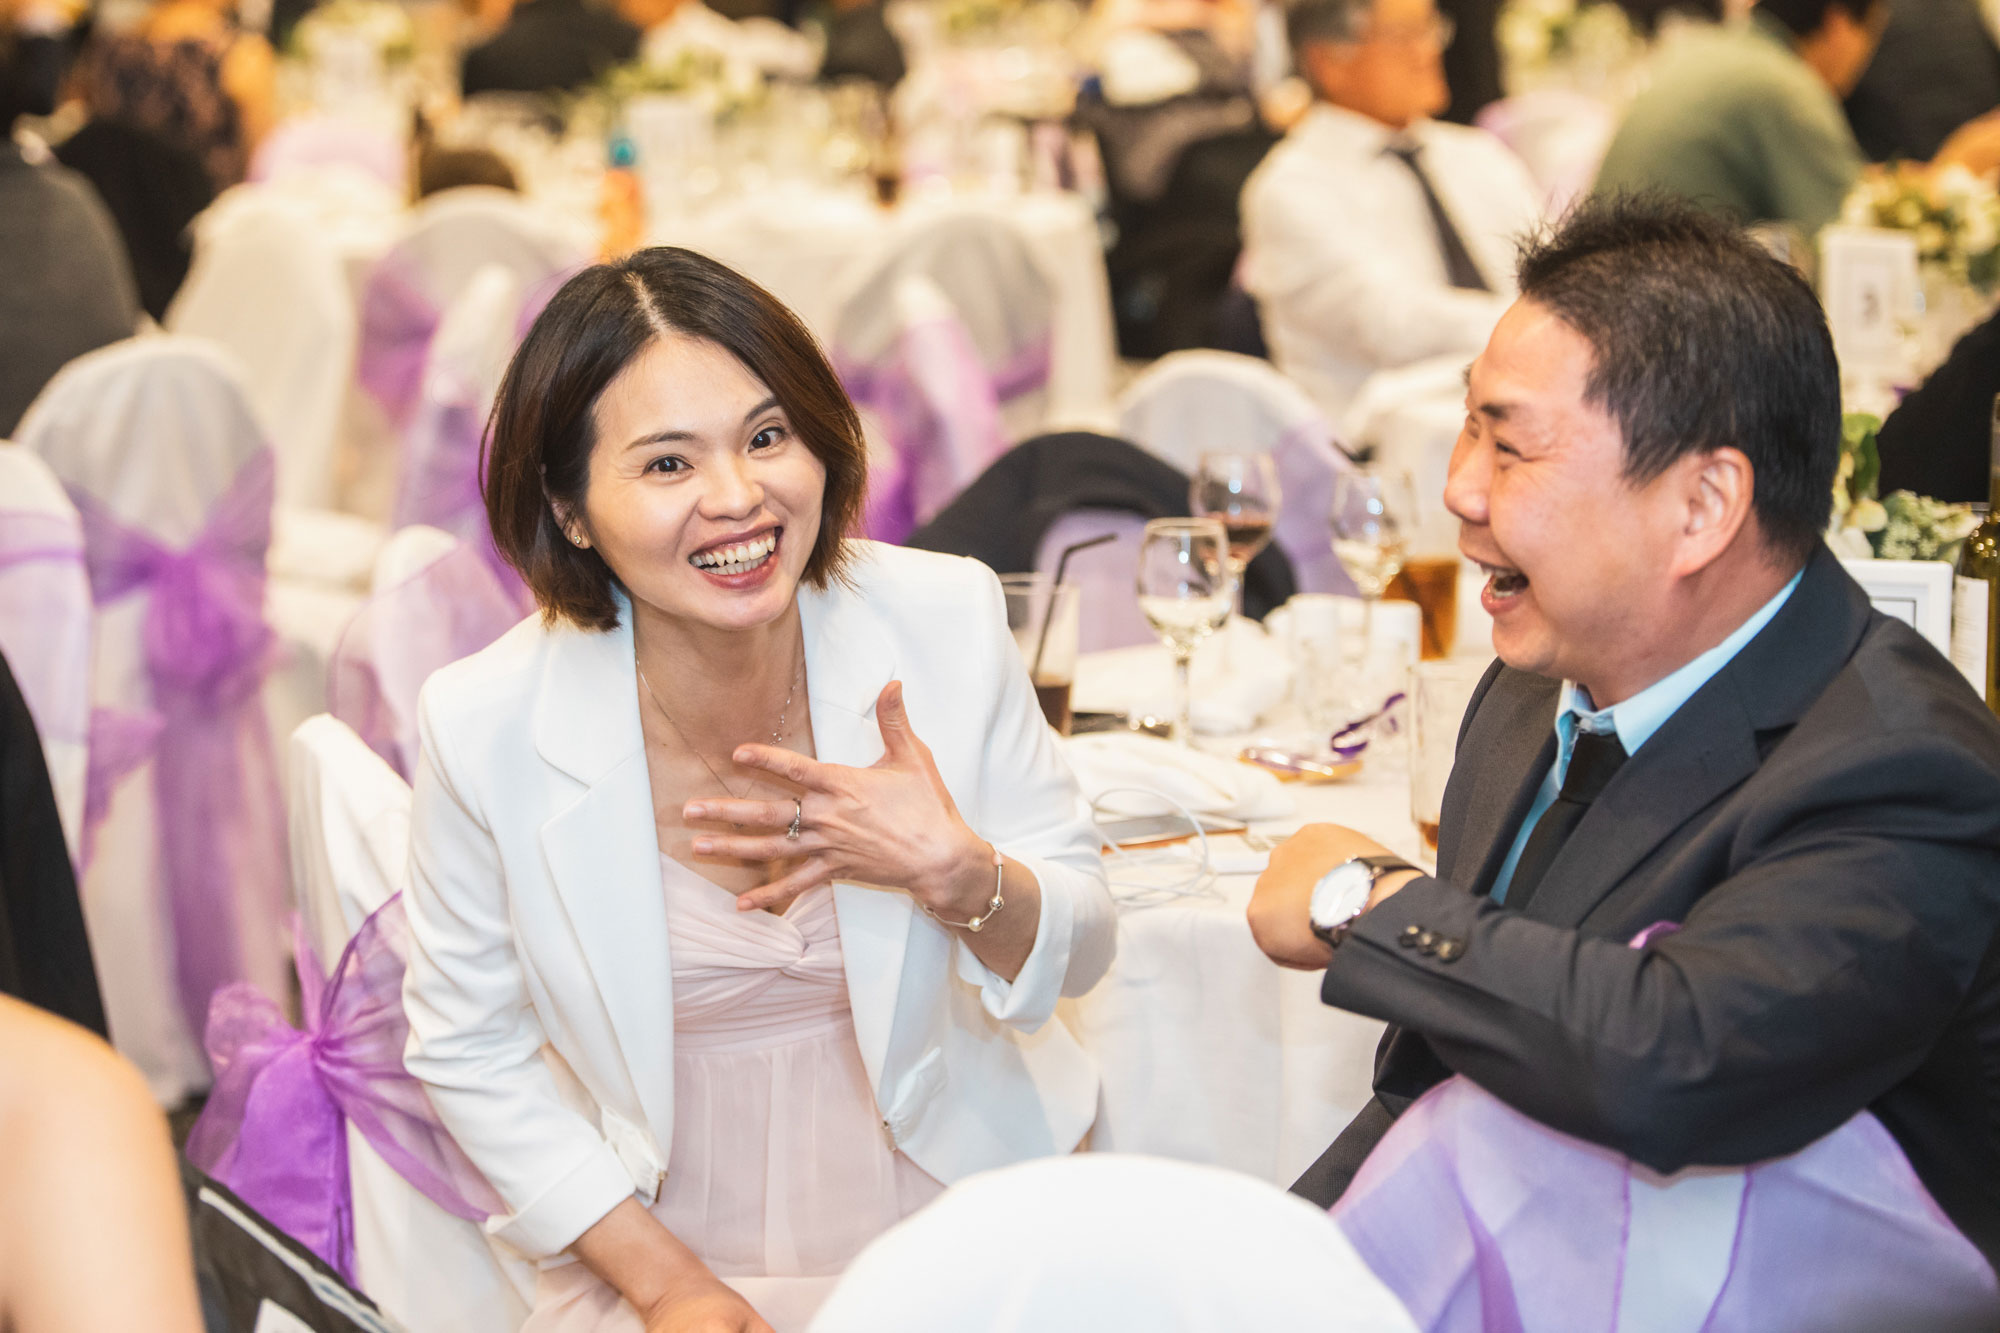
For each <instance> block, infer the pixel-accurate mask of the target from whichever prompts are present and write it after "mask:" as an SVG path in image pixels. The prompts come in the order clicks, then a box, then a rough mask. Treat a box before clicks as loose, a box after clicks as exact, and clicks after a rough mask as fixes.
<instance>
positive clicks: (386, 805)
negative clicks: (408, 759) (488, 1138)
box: [289, 715, 534, 1333]
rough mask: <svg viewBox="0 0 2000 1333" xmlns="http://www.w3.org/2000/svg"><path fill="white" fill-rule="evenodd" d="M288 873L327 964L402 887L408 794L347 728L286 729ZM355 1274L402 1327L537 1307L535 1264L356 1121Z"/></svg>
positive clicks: (475, 1323)
mask: <svg viewBox="0 0 2000 1333" xmlns="http://www.w3.org/2000/svg"><path fill="white" fill-rule="evenodd" d="M289 764H290V769H291V792H292V796H291V827H292V875H293V878H294V880H295V881H296V882H297V884H298V886H299V910H300V912H301V913H302V914H304V916H305V919H306V921H307V925H308V930H309V931H310V933H311V936H312V939H313V947H314V949H315V950H316V951H317V952H318V953H319V955H320V961H321V964H322V966H326V967H331V966H332V965H333V961H334V960H335V959H337V958H339V957H340V953H341V950H342V949H344V948H345V947H346V946H347V941H348V939H349V937H350V936H352V935H353V933H354V932H355V931H356V930H357V929H359V928H360V926H361V923H362V922H363V921H365V920H367V919H368V916H369V914H370V913H372V912H373V911H375V909H376V908H378V907H380V906H382V904H383V903H385V902H387V901H388V900H389V899H390V898H391V897H392V896H394V895H395V894H396V893H397V892H399V891H400V890H401V889H402V887H403V884H404V878H405V875H406V874H407V869H408V861H409V841H410V788H409V786H408V784H406V783H405V782H404V781H403V780H402V779H401V778H400V777H398V776H396V774H395V772H394V770H392V769H391V768H390V767H389V766H388V765H387V764H385V763H383V762H382V761H381V760H380V759H379V758H377V757H376V756H375V754H374V753H373V752H372V751H370V750H369V748H368V747H367V745H365V744H364V743H363V742H362V740H361V738H360V737H359V736H357V735H355V734H354V732H353V731H352V730H350V729H349V728H348V727H347V726H345V725H344V724H342V723H340V722H337V721H335V720H334V719H333V718H331V717H327V716H325V715H321V716H319V717H314V718H308V719H307V720H306V722H305V723H304V724H303V725H301V726H300V727H299V729H298V730H297V731H295V732H294V733H292V738H291V746H290V755H289ZM347 1150H348V1170H349V1173H350V1180H351V1182H352V1185H353V1191H354V1250H355V1269H356V1277H357V1278H358V1279H359V1285H360V1287H361V1290H362V1291H363V1293H365V1294H366V1295H367V1296H368V1297H369V1298H370V1299H372V1300H374V1301H375V1303H376V1304H377V1305H379V1306H380V1307H381V1309H382V1311H383V1313H385V1314H387V1315H388V1316H389V1317H390V1318H392V1319H394V1320H395V1321H396V1322H397V1323H398V1324H399V1325H400V1326H402V1327H405V1328H410V1329H424V1330H426V1331H427V1333H512V1331H513V1330H515V1329H518V1328H520V1326H521V1324H522V1322H523V1321H524V1320H525V1319H526V1318H527V1314H528V1306H529V1303H530V1302H531V1301H532V1300H533V1293H534V1273H533V1269H532V1268H531V1267H529V1266H528V1265H526V1264H524V1263H522V1262H521V1261H519V1260H514V1259H503V1258H502V1257H501V1256H500V1254H499V1253H498V1252H497V1251H495V1250H494V1249H493V1248H492V1246H491V1244H490V1243H489V1242H488V1241H487V1239H486V1236H485V1234H484V1233H483V1232H482V1231H481V1230H480V1229H479V1227H477V1226H476V1225H474V1224H473V1223H471V1222H467V1221H464V1220H462V1219H460V1218H456V1217H453V1216H452V1215H451V1214H450V1213H447V1212H446V1211H444V1209H442V1208H440V1207H438V1205H437V1204H435V1203H433V1202H431V1200H429V1199H428V1198H426V1197H424V1195H423V1194H422V1193H421V1192H420V1191H418V1190H417V1189H416V1188H415V1187H414V1186H412V1185H411V1184H410V1183H409V1182H407V1181H405V1180H404V1179H403V1178H402V1177H401V1176H399V1175H397V1174H396V1173H395V1171H394V1170H392V1169H391V1168H390V1167H389V1165H388V1163H387V1162H385V1161H383V1160H382V1157H381V1155H380V1154H379V1153H377V1152H376V1151H375V1149H374V1148H373V1147H372V1146H371V1145H370V1144H369V1142H368V1140H367V1139H366V1138H364V1137H363V1136H362V1134H361V1133H360V1131H358V1130H356V1129H355V1128H354V1127H353V1126H352V1125H349V1126H348V1127H347Z"/></svg>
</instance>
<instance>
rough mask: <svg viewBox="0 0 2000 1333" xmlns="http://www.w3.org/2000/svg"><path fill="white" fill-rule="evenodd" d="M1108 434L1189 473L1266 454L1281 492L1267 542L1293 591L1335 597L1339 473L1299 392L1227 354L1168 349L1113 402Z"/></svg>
mask: <svg viewBox="0 0 2000 1333" xmlns="http://www.w3.org/2000/svg"><path fill="white" fill-rule="evenodd" d="M1118 433H1119V434H1120V435H1122V436H1124V437H1125V438H1126V439H1128V440H1130V441H1132V443H1134V444H1136V445H1138V446H1139V447H1140V448H1142V449H1144V450H1146V451H1147V452H1148V453H1150V454H1152V455H1154V456H1155V457H1157V458H1160V459H1163V460H1165V461H1166V462H1168V463H1171V464H1173V465H1174V466H1175V467H1177V468H1179V469H1180V470H1181V471H1183V472H1185V473H1188V474H1189V475H1190V476H1192V475H1193V473H1194V471H1195V470H1196V468H1197V467H1199V466H1200V463H1201V456H1202V455H1203V454H1204V453H1209V452H1217V451H1228V452H1238V453H1268V454H1270V455H1272V457H1273V461H1275V462H1276V464H1277V467H1278V481H1279V485H1280V487H1281V489H1282V491H1283V496H1282V499H1281V501H1280V505H1279V510H1278V520H1277V524H1276V533H1275V536H1276V541H1277V544H1278V545H1279V547H1280V548H1282V549H1283V550H1284V552H1285V555H1286V557H1287V558H1288V559H1289V560H1290V561H1291V562H1292V575H1293V578H1294V579H1295V580H1296V581H1297V583H1298V589H1299V591H1300V592H1335V593H1345V592H1352V591H1353V590H1354V584H1353V582H1352V580H1350V579H1349V578H1348V577H1347V575H1346V573H1345V572H1344V571H1343V570H1342V569H1341V568H1340V562H1339V561H1337V560H1336V559H1334V556H1333V547H1332V534H1331V533H1330V532H1329V531H1328V528H1327V516H1328V515H1329V514H1330V513H1331V512H1332V510H1333V479H1334V477H1335V476H1337V475H1338V474H1339V473H1340V472H1341V471H1342V470H1343V469H1344V468H1346V467H1347V466H1348V463H1347V459H1346V457H1345V456H1344V455H1343V454H1342V453H1341V451H1340V449H1339V448H1338V447H1337V446H1336V444H1335V438H1336V437H1335V434H1334V431H1333V428H1332V427H1331V426H1330V425H1329V424H1328V423H1327V420H1326V418H1325V416H1324V415H1323V414H1322V413H1321V412H1320V410H1319V407H1318V406H1317V405H1316V404H1315V403H1314V402H1313V401H1312V399H1311V398H1309V397H1307V396H1306V392H1305V390H1304V389H1301V388H1300V387H1299V386H1298V385H1297V384H1295V383H1293V382H1292V381H1291V380H1289V379H1287V378H1286V377H1285V376H1284V375H1283V374H1281V373H1280V372H1279V371H1278V370H1277V369H1276V367H1274V366H1272V365H1271V363H1270V362H1268V361H1259V360H1258V359H1257V358H1255V357H1249V356H1241V355H1238V354H1237V353H1235V352H1214V351H1187V352H1172V353H1169V354H1168V355H1166V356H1163V357H1161V358H1160V359H1159V360H1158V361H1156V362H1154V363H1153V364H1152V365H1151V366H1150V367H1148V368H1147V370H1146V371H1145V373H1143V374H1141V375H1140V376H1139V377H1138V378H1137V379H1135V380H1133V381H1132V383H1131V384H1130V385H1128V386H1127V387H1126V389H1125V392H1124V394H1123V395H1121V396H1120V398H1119V406H1118Z"/></svg>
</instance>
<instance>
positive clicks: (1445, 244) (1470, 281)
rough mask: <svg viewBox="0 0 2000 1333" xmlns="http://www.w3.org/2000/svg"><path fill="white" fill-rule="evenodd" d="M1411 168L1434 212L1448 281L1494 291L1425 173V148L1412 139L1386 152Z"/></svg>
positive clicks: (1432, 212)
mask: <svg viewBox="0 0 2000 1333" xmlns="http://www.w3.org/2000/svg"><path fill="white" fill-rule="evenodd" d="M1382 151H1383V152H1385V153H1387V154H1388V155H1389V156H1391V157H1393V158H1395V159H1396V160H1397V161H1398V162H1401V163H1402V164H1403V165H1404V166H1406V167H1408V168H1409V169H1410V174H1411V175H1412V176H1415V177H1416V178H1417V188H1418V189H1421V190H1422V191H1423V192H1424V206H1425V207H1427V208H1429V209H1430V211H1431V226H1432V227H1434V228H1436V230H1437V242H1438V249H1439V250H1440V251H1441V252H1442V253H1443V254H1444V273H1445V278H1446V279H1447V280H1448V281H1449V282H1450V283H1451V285H1452V286H1454V287H1464V288H1468V289H1470V290H1472V291H1475V292H1490V291H1492V290H1493V288H1492V287H1491V286H1490V285H1488V283H1487V281H1486V277H1485V275H1484V274H1482V273H1481V272H1480V271H1479V265H1477V264H1475V263H1474V262H1472V251H1470V250H1468V249H1466V248H1465V238H1464V237H1463V236H1461V235H1459V234H1458V228H1457V227H1456V226H1455V225H1453V223H1452V220H1451V214H1449V213H1447V212H1445V211H1444V201H1443V200H1441V199H1439V198H1438V196H1437V191H1436V190H1434V189H1432V188H1431V178H1430V176H1429V174H1428V173H1426V172H1425V171H1424V164H1423V163H1422V162H1420V161H1418V160H1417V159H1418V158H1419V157H1421V156H1422V155H1423V151H1424V150H1423V147H1422V145H1420V144H1414V143H1411V142H1409V141H1408V140H1398V141H1396V142H1394V143H1392V144H1390V145H1389V146H1388V147H1387V148H1384V149H1383V150H1382Z"/></svg>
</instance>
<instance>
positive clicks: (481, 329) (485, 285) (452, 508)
mask: <svg viewBox="0 0 2000 1333" xmlns="http://www.w3.org/2000/svg"><path fill="white" fill-rule="evenodd" d="M522 296H523V291H522V285H521V278H520V275H519V274H518V273H516V272H514V271H513V270H511V269H509V268H508V267H507V266H506V265H504V264H485V265H482V266H481V267H480V269H479V271H478V272H477V273H475V274H473V275H472V280H471V281H470V282H469V283H467V284H466V287H465V290H464V291H462V292H460V293H459V294H458V296H457V297H456V298H454V299H453V300H452V301H451V303H450V304H449V305H448V306H446V307H445V311H444V315H443V317H442V318H440V319H439V320H438V328H437V333H436V335H435V336H434V337H432V339H431V346H430V354H429V356H428V357H427V358H426V359H425V362H424V376H423V393H422V397H421V399H420V400H419V402H418V404H417V409H416V416H415V417H414V418H413V419H412V421H411V423H410V429H409V431H408V432H407V433H406V434H405V436H404V438H403V458H402V468H401V472H400V476H399V477H398V480H397V487H396V506H395V511H394V521H395V524H396V526H398V527H404V526H408V525H410V524H417V523H426V524H430V525H432V526H435V527H440V528H443V529H444V530H445V531H447V532H450V533H453V534H455V535H457V536H458V537H460V538H463V539H465V540H468V541H470V540H475V539H478V540H484V537H485V533H486V511H485V505H484V503H483V502H482V500H481V498H480V493H479V451H480V440H481V438H482V437H483V436H484V434H485V429H486V418H487V415H488V414H489V413H490V412H491V411H492V408H493V400H494V399H495V398H496V397H497V396H498V395H499V392H500V380H501V377H502V376H503V375H504V374H505V373H506V371H507V362H508V361H509V360H510V359H511V358H512V357H513V355H514V348H515V346H516V345H517V343H518V342H519V338H518V336H517V333H516V330H517V329H518V327H519V323H520V318H521V301H522Z"/></svg>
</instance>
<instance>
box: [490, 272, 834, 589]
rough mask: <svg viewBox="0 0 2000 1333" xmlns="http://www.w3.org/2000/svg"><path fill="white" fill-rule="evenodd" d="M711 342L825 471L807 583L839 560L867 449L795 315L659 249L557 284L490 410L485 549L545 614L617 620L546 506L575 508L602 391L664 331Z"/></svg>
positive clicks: (830, 574)
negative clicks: (489, 535) (744, 373)
mask: <svg viewBox="0 0 2000 1333" xmlns="http://www.w3.org/2000/svg"><path fill="white" fill-rule="evenodd" d="M670 333H678V334H684V335H687V336H689V337H694V338H701V339H705V340H707V341H709V342H712V343H714V344H716V345H717V346H719V347H721V348H722V349H723V350H725V351H727V352H728V353H729V354H730V355H732V356H734V357H735V358H736V359H737V360H738V361H739V362H741V363H742V365H743V367H744V369H746V370H748V371H749V372H750V373H751V374H752V375H755V376H756V377H757V378H758V379H759V380H761V381H762V382H763V383H764V385H765V386H766V387H767V388H769V389H770V391H771V394H772V396H773V397H775V398H776V399H777V400H778V405H779V406H780V407H782V408H783V409H784V410H785V415H786V416H787V417H788V418H790V421H791V426H792V429H793V430H794V431H795V432H797V434H798V437H799V439H800V440H801V441H802V442H803V443H804V444H805V446H806V448H808V449H809V450H811V451H812V453H813V456H814V457H816V458H818V459H819V461H820V462H821V463H822V464H823V465H824V466H825V468H826V491H825V498H824V500H823V501H822V505H821V512H820V527H819V536H818V538H817V539H816V540H815V541H814V543H813V549H812V554H811V555H810V556H808V557H807V559H806V567H805V582H806V583H807V585H808V586H810V587H814V588H823V587H825V586H826V585H827V583H828V581H829V580H831V579H833V578H835V577H837V576H838V575H839V574H840V572H841V570H842V568H843V566H844V565H845V563H846V558H847V554H846V550H845V547H844V542H845V539H846V537H847V535H848V533H849V531H850V530H852V529H853V527H854V526H855V523H856V521H857V520H858V519H859V517H860V514H861V504H862V497H863V493H864V492H865V490H866V488H867V480H868V446H867V443H866V441H865V440H864V439H863V437H862V434H861V419H860V417H859V416H857V415H856V413H855V410H854V404H853V403H852V402H850V401H849V400H848V397H847V394H846V392H845V391H844V390H843V389H842V388H841V387H840V380H839V378H838V377H837V376H836V375H835V374H834V372H833V367H832V366H830V365H828V364H827V360H826V356H825V355H824V354H823V353H822V352H821V351H820V348H819V344H818V343H817V342H815V341H814V339H813V336H812V334H811V333H810V332H809V331H808V330H807V329H806V326H805V325H804V324H803V323H801V322H800V320H799V317H798V316H797V315H795V314H793V313H792V312H791V311H790V310H788V309H786V308H785V306H784V305H783V304H782V303H781V302H780V301H779V300H778V299H777V298H776V297H774V296H772V295H771V294H770V293H769V292H767V291H765V290H764V289H763V288H762V287H759V286H758V285H757V284H756V283H754V282H752V281H750V279H748V278H746V277H744V276H743V275H742V274H740V273H737V272H735V271H734V270H732V269H729V268H725V267H724V266H723V265H721V264H718V263H716V262H715V261H714V260H712V259H707V258H704V257H703V256H701V255H698V254H695V253H693V252H692V251H689V250H680V249H676V248H674V247H672V246H660V247H658V248H656V249H651V250H640V251H637V252H636V253H634V254H631V255H628V256H626V257H625V258H623V259H619V260H615V261H613V262H611V263H606V264H597V265H594V266H593V267H591V268H587V269H585V270H583V272H581V273H579V274H577V275H576V276H575V277H573V278H571V279H570V280H569V281H568V282H566V283H564V284H563V286H562V288H561V290H559V291H558V292H557V293H556V294H555V296H554V297H553V298H552V299H551V300H550V301H549V303H548V305H547V307H545V308H544V309H543V311H542V313H541V314H540V315H539V316H538V317H537V318H536V320H535V322H534V325H533V326H532V327H531V328H530V329H529V330H528V336H527V337H526V338H525V339H524V340H523V341H522V343H521V347H520V350H519V351H517V352H516V353H515V354H514V359H513V360H512V361H511V362H509V363H508V366H507V373H506V375H505V377H504V378H503V379H502V380H501V382H500V392H499V396H498V398H497V399H496V401H495V402H494V405H493V418H492V424H491V431H490V433H489V436H488V445H487V453H486V458H485V460H484V476H483V477H482V484H483V486H484V489H485V494H486V517H487V521H488V523H489V524H490V525H491V527H492V531H493V542H494V545H495V546H496V547H498V548H499V551H500V554H501V555H502V556H504V557H506V559H507V562H508V563H509V564H511V565H513V566H514V568H515V569H517V570H519V571H520V572H521V577H522V578H524V579H526V580H527V583H528V587H529V589H530V590H531V591H533V593H534V595H535V601H536V602H537V603H538V604H539V605H540V606H541V608H542V615H543V618H544V619H545V620H546V621H547V622H548V623H550V624H554V623H555V622H556V621H558V620H568V621H571V622H573V623H574V624H577V625H580V626H582V627H584V628H586V629H611V628H613V627H615V626H616V625H617V624H618V604H617V602H616V600H615V599H614V598H613V596H612V589H613V587H614V586H615V585H616V583H617V578H616V576H615V575H614V574H613V573H612V572H611V568H610V566H608V565H606V564H605V563H604V559H603V557H602V556H600V555H599V554H598V553H597V551H596V550H595V549H579V548H578V547H576V546H573V545H571V544H570V542H569V540H568V539H567V537H565V535H564V533H563V528H562V523H561V520H560V519H559V518H558V517H557V514H556V506H558V505H560V506H562V507H564V508H566V509H568V510H570V511H572V512H573V513H577V514H581V513H582V511H583V499H584V491H585V489H586V488H587V486H588V484H589V478H590V452H591V449H592V447H593V446H594V445H595V444H596V430H595V418H594V413H595V411H596V408H597V401H598V399H599V398H600V397H601V396H602V395H603V393H604V390H605V388H606V386H608V385H609V384H610V383H611V382H612V381H613V380H614V379H616V378H617V377H618V375H619V373H620V372H621V371H623V370H624V369H625V367H626V366H627V365H629V364H631V362H632V361H633V359H634V358H636V357H637V356H638V355H639V354H640V352H642V351H644V350H645V349H646V348H647V347H648V346H650V345H651V344H652V343H653V341H654V340H655V339H657V338H659V337H661V336H662V335H665V334H670Z"/></svg>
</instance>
